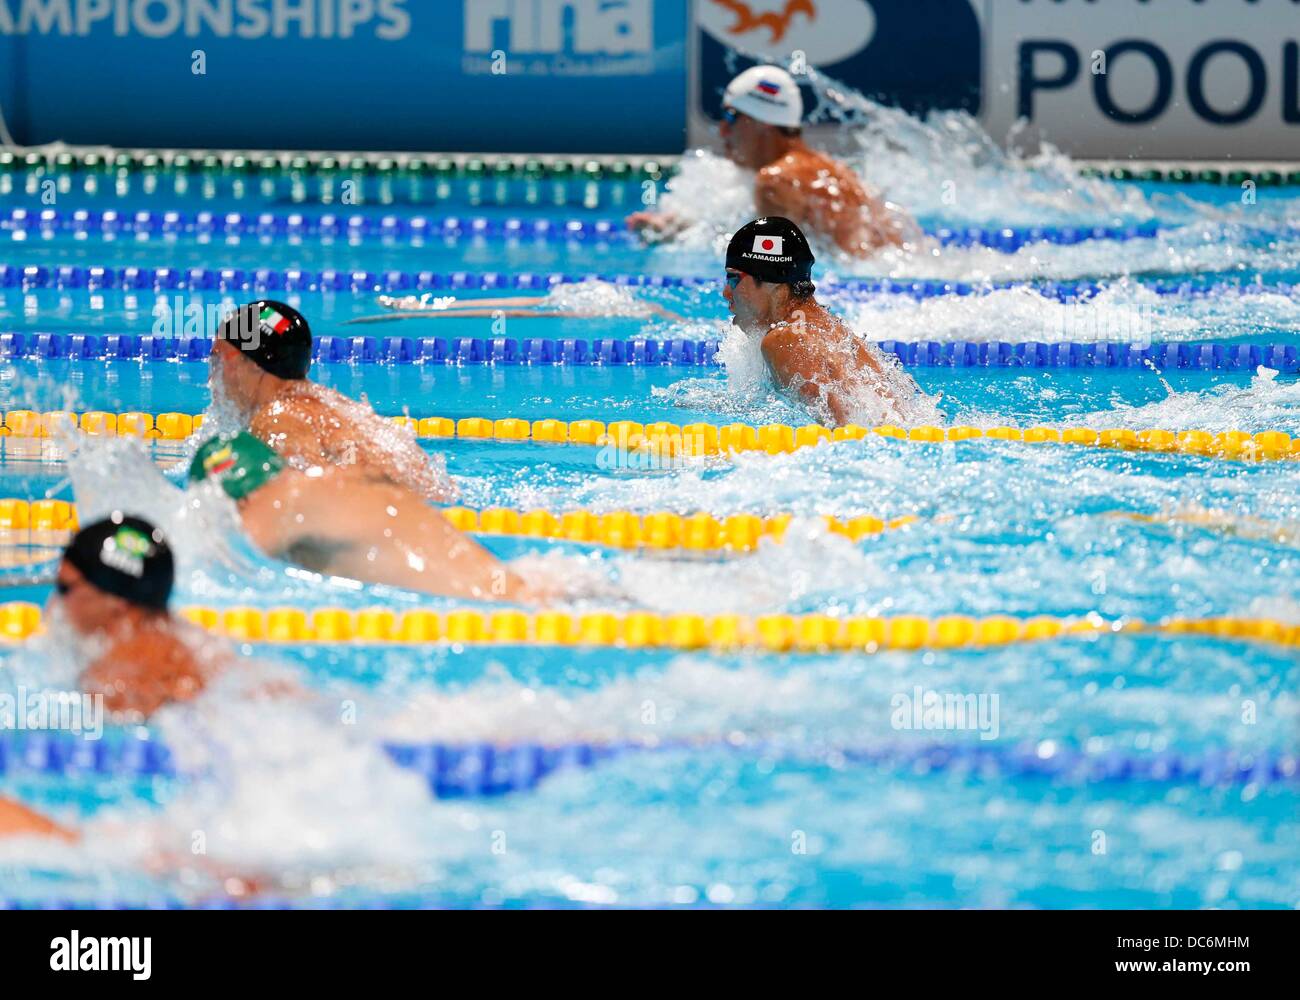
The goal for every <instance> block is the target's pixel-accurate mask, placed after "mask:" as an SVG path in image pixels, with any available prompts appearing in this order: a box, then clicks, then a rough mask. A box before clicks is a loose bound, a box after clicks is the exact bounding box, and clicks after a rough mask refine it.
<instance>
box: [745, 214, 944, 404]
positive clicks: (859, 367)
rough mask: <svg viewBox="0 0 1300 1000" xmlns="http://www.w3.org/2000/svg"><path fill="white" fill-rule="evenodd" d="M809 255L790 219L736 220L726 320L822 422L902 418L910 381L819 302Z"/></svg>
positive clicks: (911, 389)
mask: <svg viewBox="0 0 1300 1000" xmlns="http://www.w3.org/2000/svg"><path fill="white" fill-rule="evenodd" d="M813 260H814V258H813V254H812V250H811V249H809V247H808V241H807V240H806V239H805V238H804V235H803V233H802V232H801V231H800V230H799V227H798V226H796V225H795V224H794V223H793V222H791V221H790V220H789V219H783V218H779V217H775V216H773V217H769V218H763V219H755V220H754V221H753V222H750V223H748V224H747V225H744V226H742V227H741V228H740V229H739V230H738V231H737V232H736V235H735V236H733V237H732V239H731V244H730V245H729V246H728V247H727V283H726V287H725V288H724V289H723V292H722V294H723V297H724V298H725V299H726V300H727V305H728V306H729V307H730V308H731V317H732V319H731V321H732V323H734V324H735V325H736V326H738V327H739V328H740V329H741V330H743V331H744V332H745V333H747V334H750V335H751V336H755V337H761V338H762V340H761V348H760V349H761V350H762V353H763V359H764V361H766V362H767V367H768V370H769V371H770V372H771V373H772V379H773V381H775V383H776V385H777V387H778V388H780V389H781V390H783V391H785V392H788V393H790V394H792V395H794V396H796V397H797V398H798V399H799V401H800V402H802V403H803V404H805V405H806V406H807V407H808V408H809V409H810V411H811V412H812V413H813V415H814V416H816V417H817V419H818V420H820V421H822V422H823V423H830V424H832V425H833V426H840V425H843V424H846V423H849V422H850V421H852V420H854V419H855V418H856V419H867V420H869V421H871V422H880V421H881V420H882V418H883V419H887V420H890V421H893V420H899V421H902V420H906V419H907V417H906V411H907V409H908V404H909V401H910V400H911V399H912V398H913V397H914V396H915V395H916V394H917V392H918V389H917V386H916V383H915V382H914V381H913V380H912V378H911V376H910V375H908V374H907V373H906V372H904V371H902V370H901V369H899V368H898V367H897V366H896V365H889V364H887V363H886V361H885V359H884V358H883V357H882V356H881V355H880V354H879V353H878V352H877V351H876V349H875V347H873V346H872V345H871V344H869V343H867V342H866V341H865V340H863V339H862V338H860V337H858V336H857V335H856V334H855V333H854V332H853V331H852V330H850V329H849V328H848V326H846V325H845V324H844V322H843V321H842V320H840V319H838V318H837V317H835V316H832V315H831V314H830V313H829V312H827V311H826V309H825V308H824V307H823V306H821V305H820V304H818V302H817V301H816V299H814V298H813V292H814V291H815V290H816V289H815V286H814V285H813V282H812V266H813ZM860 414H870V416H869V417H861V416H859V415H860Z"/></svg>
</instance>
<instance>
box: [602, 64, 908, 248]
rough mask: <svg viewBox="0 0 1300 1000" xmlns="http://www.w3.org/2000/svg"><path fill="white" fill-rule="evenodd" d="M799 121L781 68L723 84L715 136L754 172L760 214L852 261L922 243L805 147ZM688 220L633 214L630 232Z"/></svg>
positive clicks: (842, 169) (667, 228)
mask: <svg viewBox="0 0 1300 1000" xmlns="http://www.w3.org/2000/svg"><path fill="white" fill-rule="evenodd" d="M802 120H803V97H802V95H801V94H800V92H799V85H798V83H796V82H795V79H794V77H792V76H791V75H790V74H789V73H787V72H786V71H785V70H783V69H781V68H780V67H779V66H753V67H751V68H749V69H747V70H745V71H744V72H743V73H741V74H740V75H739V76H737V77H736V78H735V79H734V80H732V81H731V83H730V84H728V85H727V90H726V93H724V94H723V97H722V121H721V122H719V123H718V133H719V135H720V136H721V137H722V143H723V148H724V149H725V151H726V154H727V157H728V159H730V160H731V161H732V162H734V163H735V164H736V165H737V166H740V167H743V168H744V169H746V170H753V171H756V172H757V175H756V177H755V179H754V208H755V210H756V211H757V212H759V213H760V214H761V215H767V216H774V215H781V216H785V217H786V218H790V219H794V220H795V221H796V222H798V223H799V225H801V226H803V227H804V228H805V229H807V230H808V231H809V232H812V233H816V234H817V235H818V236H819V237H821V238H822V239H825V240H827V241H828V242H830V243H833V244H834V245H835V246H836V247H838V248H839V249H840V250H843V251H844V252H845V253H847V254H851V255H853V256H854V257H867V256H870V255H871V254H873V253H875V252H876V251H878V250H880V249H882V248H883V247H888V246H899V245H902V244H903V242H904V240H905V239H907V240H909V241H911V240H914V239H915V238H916V237H917V236H919V232H917V231H916V226H915V224H914V223H913V222H912V221H911V220H910V219H908V218H907V217H906V215H904V214H903V213H902V212H901V211H900V210H899V209H898V208H897V207H895V206H893V205H891V204H889V203H888V202H886V201H884V200H882V199H881V198H879V197H877V196H875V195H873V194H871V193H870V192H869V191H868V190H867V188H866V186H865V185H864V184H863V183H862V180H861V179H860V178H859V177H858V175H857V174H856V173H854V172H853V171H852V170H851V169H849V168H848V167H847V166H845V165H844V164H843V163H840V162H839V161H838V160H835V159H833V158H832V157H830V156H827V155H826V154H825V153H823V152H820V151H818V150H815V149H813V148H812V147H810V146H809V145H808V144H807V143H806V142H804V139H803V133H802V131H801V127H800V126H801V124H802ZM670 194H671V189H670ZM689 221H690V220H686V219H680V218H678V217H676V216H675V215H674V214H673V213H671V212H634V213H633V214H632V215H630V216H628V218H627V225H628V228H629V229H634V230H640V231H642V232H646V233H651V234H654V233H658V234H661V235H669V234H671V233H672V232H673V231H675V230H677V229H681V228H683V227H684V226H685V225H687V224H689Z"/></svg>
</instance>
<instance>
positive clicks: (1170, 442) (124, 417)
mask: <svg viewBox="0 0 1300 1000" xmlns="http://www.w3.org/2000/svg"><path fill="white" fill-rule="evenodd" d="M391 419H392V420H393V421H395V422H396V423H399V424H402V425H403V426H406V427H409V428H410V429H411V431H412V433H414V434H415V435H416V436H417V437H420V438H463V439H471V440H498V441H529V440H531V441H542V442H548V443H568V444H587V445H599V446H604V445H614V446H617V447H619V448H623V449H626V450H629V451H635V450H644V451H651V452H656V453H659V454H661V455H682V456H687V457H690V456H709V455H726V454H731V453H737V452H751V451H753V452H764V453H766V454H769V455H777V454H784V453H787V452H792V451H796V450H798V449H800V448H808V447H815V446H817V445H820V444H823V443H825V442H830V441H850V440H861V439H863V438H866V437H869V436H871V435H877V436H880V437H887V438H896V439H898V440H902V441H916V442H929V443H939V442H944V441H966V440H971V439H974V438H992V439H994V440H998V441H1020V442H1024V443H1026V444H1047V443H1055V444H1072V445H1085V446H1089V447H1099V448H1116V449H1119V450H1122V451H1144V452H1182V453H1186V454H1193V455H1208V456H1214V457H1217V458H1232V459H1246V460H1263V459H1300V439H1293V438H1292V436H1291V435H1290V434H1288V433H1286V432H1284V431H1260V432H1258V433H1255V434H1251V433H1248V432H1246V431H1236V430H1234V431H1223V432H1221V433H1217V434H1215V433H1211V432H1210V431H1199V430H1183V431H1170V430H1161V429H1158V428H1151V429H1148V430H1141V431H1136V430H1130V429H1127V428H1111V429H1108V430H1100V431H1097V430H1093V429H1091V428H1088V427H1066V428H1055V427H1028V428H1023V429H1021V428H1018V427H990V428H980V427H913V428H910V429H908V428H904V427H895V426H893V425H883V426H880V427H860V426H858V425H857V424H846V425H845V426H843V427H837V428H835V429H834V430H829V429H827V428H825V427H822V426H821V425H819V424H805V425H804V426H801V427H795V426H792V425H791V424H767V425H765V426H762V427H753V426H750V425H749V424H725V425H716V424H704V423H695V424H685V425H678V424H672V423H666V422H659V423H650V424H641V423H637V422H636V421H634V420H616V421H612V422H610V423H605V422H603V421H600V420H572V421H567V422H566V421H564V420H553V419H542V420H525V419H521V418H515V417H506V418H502V419H496V420H494V419H490V418H488V417H463V418H461V419H459V420H453V419H452V418H450V417H423V418H420V419H416V418H414V417H393V418H391ZM202 423H203V418H202V415H197V416H196V415H192V414H188V413H159V414H157V415H156V416H155V415H153V414H149V413H135V412H133V413H116V414H115V413H107V412H103V411H90V412H86V413H73V412H70V411H63V410H59V411H53V412H48V413H38V412H36V411H35V410H10V411H9V412H7V413H6V414H5V419H4V424H3V426H0V437H9V438H11V439H13V438H43V437H52V436H54V435H56V434H57V433H58V432H59V430H60V429H61V428H62V429H67V430H73V429H80V430H81V431H82V432H83V433H86V434H91V435H114V434H115V435H119V436H134V437H140V438H145V439H150V440H162V441H182V440H184V439H185V438H187V437H189V436H190V435H191V434H193V433H194V432H195V431H197V430H198V429H199V428H200V427H201V426H202Z"/></svg>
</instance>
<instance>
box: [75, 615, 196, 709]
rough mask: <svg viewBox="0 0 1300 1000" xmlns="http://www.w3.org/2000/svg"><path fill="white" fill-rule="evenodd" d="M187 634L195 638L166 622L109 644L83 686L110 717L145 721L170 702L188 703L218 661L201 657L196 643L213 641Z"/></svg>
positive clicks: (187, 628) (182, 627) (183, 627)
mask: <svg viewBox="0 0 1300 1000" xmlns="http://www.w3.org/2000/svg"><path fill="white" fill-rule="evenodd" d="M191 631H193V632H198V630H197V629H193V628H192V626H188V625H187V624H186V623H181V622H172V621H170V620H169V621H168V622H167V623H166V624H159V625H156V626H150V627H145V628H139V629H136V630H135V631H133V632H132V633H131V634H130V635H128V636H125V637H122V638H119V639H117V640H116V641H115V642H113V644H112V645H111V646H110V647H109V649H108V651H107V652H106V653H105V654H104V655H103V656H101V657H100V658H99V659H97V660H96V661H95V662H94V663H92V664H91V665H90V666H89V667H88V668H87V670H86V673H85V675H84V677H83V678H82V683H83V684H84V686H85V687H86V689H87V690H88V691H90V692H91V693H92V694H94V693H98V694H102V695H103V696H104V702H105V705H106V706H107V707H108V709H109V710H110V711H113V712H130V713H138V714H140V715H143V716H148V715H152V714H153V713H154V712H155V711H157V709H159V708H160V707H162V705H164V704H166V703H168V702H172V701H188V700H189V699H191V698H193V697H195V696H196V695H198V694H199V692H200V691H202V690H203V688H204V686H205V685H206V684H207V681H208V679H209V676H210V674H211V673H212V671H213V670H214V669H215V667H216V665H217V660H218V658H216V657H213V656H209V655H201V654H200V652H199V644H200V643H203V644H204V645H206V644H208V643H212V644H214V645H215V640H212V639H210V638H209V637H208V636H207V635H206V633H204V634H203V635H202V637H201V638H200V637H199V636H197V635H191ZM182 635H184V636H185V638H182Z"/></svg>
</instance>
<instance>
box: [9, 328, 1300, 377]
mask: <svg viewBox="0 0 1300 1000" xmlns="http://www.w3.org/2000/svg"><path fill="white" fill-rule="evenodd" d="M875 343H876V346H877V347H878V348H880V350H881V351H883V352H884V353H885V354H887V355H893V356H894V357H895V358H897V359H898V361H899V362H900V363H901V364H903V365H905V366H907V367H909V368H918V367H919V368H1053V369H1056V368H1145V367H1146V366H1147V365H1155V366H1156V367H1157V368H1160V369H1178V370H1197V371H1249V372H1253V371H1255V370H1256V369H1257V368H1258V367H1259V366H1260V365H1264V366H1265V367H1268V368H1275V369H1277V370H1278V371H1281V372H1286V373H1288V374H1292V373H1295V372H1296V371H1297V370H1300V347H1297V346H1296V345H1295V344H1248V343H1241V344H1226V343H1212V342H1211V343H1200V342H1185V343H1165V344H1151V345H1148V346H1145V347H1139V346H1137V345H1136V344H1124V343H1101V342H1090V343H1071V342H1061V343H1046V342H1042V341H1025V342H1021V343H1010V342H1006V341H989V342H979V341H969V340H954V341H938V340H922V341H900V340H880V341H876V342H875ZM719 346H720V341H717V340H692V339H689V338H677V339H675V338H669V339H666V340H655V339H651V338H646V337H635V338H632V339H629V340H622V339H617V338H613V337H596V338H593V339H591V340H587V339H583V338H550V337H525V338H522V339H515V338H513V337H371V336H355V337H340V336H332V335H327V336H323V337H317V338H315V340H313V342H312V360H313V361H316V362H318V363H322V364H363V365H365V364H386V365H409V364H421V365H429V364H442V365H457V366H463V365H492V366H494V367H514V366H527V367H539V366H541V367H545V366H558V365H566V366H600V367H664V366H667V367H685V368H694V367H713V368H718V367H721V366H722V362H721V361H720V360H719V359H718V348H719ZM211 352H212V341H211V339H209V338H207V337H196V336H185V337H162V336H155V335H153V334H113V333H110V334H94V333H31V332H28V333H19V332H9V333H0V358H28V359H31V360H52V361H53V360H64V359H68V360H77V361H105V360H107V361H137V362H139V361H149V362H164V363H170V362H173V361H189V362H198V363H201V364H207V362H208V358H209V355H210V354H211Z"/></svg>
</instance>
